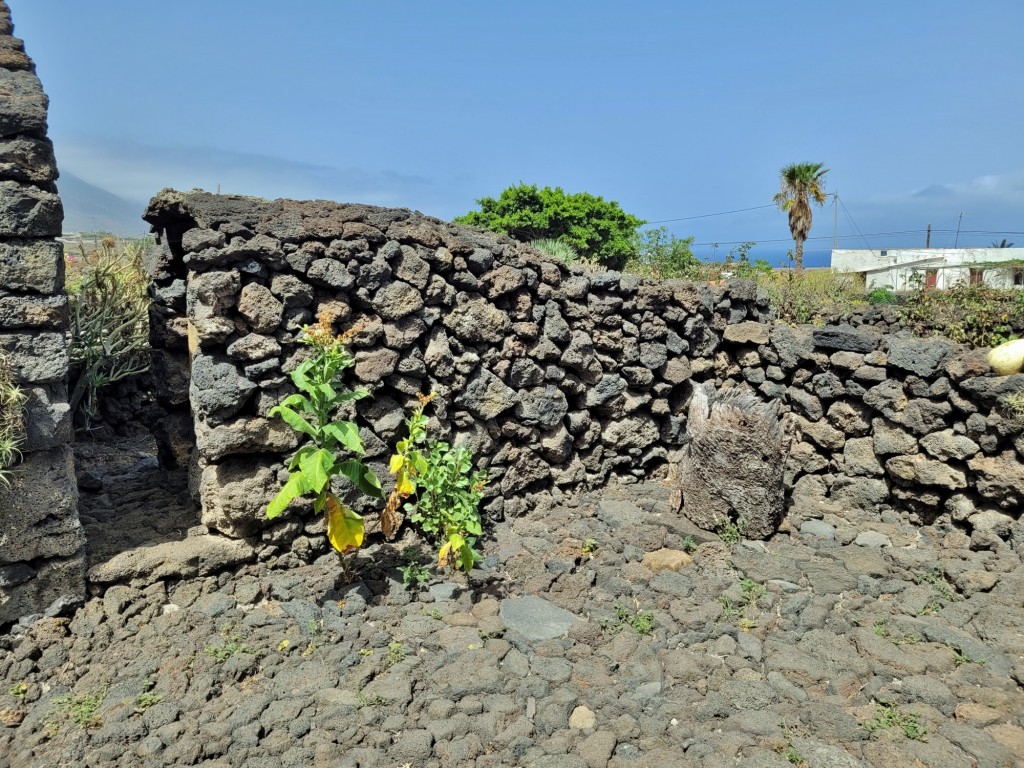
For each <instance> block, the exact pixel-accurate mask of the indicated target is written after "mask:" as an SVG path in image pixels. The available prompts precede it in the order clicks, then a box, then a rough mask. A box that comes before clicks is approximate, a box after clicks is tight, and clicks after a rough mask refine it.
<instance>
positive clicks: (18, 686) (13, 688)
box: [7, 683, 28, 701]
mask: <svg viewBox="0 0 1024 768" xmlns="http://www.w3.org/2000/svg"><path fill="white" fill-rule="evenodd" d="M7 695H8V696H13V697H14V698H16V699H20V700H22V701H24V700H25V697H26V696H27V695H28V683H11V685H10V687H9V688H8V689H7Z"/></svg>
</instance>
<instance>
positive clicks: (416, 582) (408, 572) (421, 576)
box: [398, 547, 431, 590]
mask: <svg viewBox="0 0 1024 768" xmlns="http://www.w3.org/2000/svg"><path fill="white" fill-rule="evenodd" d="M402 559H403V560H405V564H404V565H401V566H399V568H398V570H399V572H400V573H401V574H402V586H403V587H405V588H406V589H407V590H416V589H421V588H422V587H423V585H424V584H426V583H427V582H429V581H430V578H431V576H430V571H429V570H427V568H426V567H425V566H424V565H423V563H421V562H420V559H419V551H418V550H417V549H416V548H415V547H406V548H405V549H404V550H402Z"/></svg>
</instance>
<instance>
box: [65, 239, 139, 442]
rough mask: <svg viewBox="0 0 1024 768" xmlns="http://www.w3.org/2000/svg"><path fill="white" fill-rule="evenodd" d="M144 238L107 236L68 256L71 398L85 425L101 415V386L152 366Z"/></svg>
mask: <svg viewBox="0 0 1024 768" xmlns="http://www.w3.org/2000/svg"><path fill="white" fill-rule="evenodd" d="M146 245H147V242H146V241H145V240H132V241H125V240H117V239H115V238H113V237H104V238H103V239H102V240H100V241H99V242H98V244H97V247H96V248H95V249H93V250H92V251H89V252H87V251H86V249H85V246H84V245H82V246H80V248H79V253H78V254H71V255H68V256H66V257H65V267H66V270H65V275H66V278H65V288H66V290H67V294H68V306H69V310H70V320H71V322H70V326H71V327H70V330H69V339H68V355H69V357H70V360H71V380H72V381H73V382H74V387H73V389H72V391H71V396H70V398H69V400H70V405H71V408H72V410H73V411H74V412H75V413H76V414H78V421H79V424H80V426H82V427H84V428H85V429H88V428H89V427H90V426H91V423H92V420H93V419H95V418H96V416H97V415H98V414H99V401H98V395H99V391H100V390H101V389H102V388H103V387H105V386H107V385H109V384H113V383H114V382H117V381H121V380H122V379H126V378H129V377H131V376H137V375H139V374H141V373H143V372H145V371H146V370H148V369H149V303H150V300H149V295H148V290H149V282H148V280H147V279H146V276H145V272H144V271H143V268H142V256H143V253H144V251H145V248H146Z"/></svg>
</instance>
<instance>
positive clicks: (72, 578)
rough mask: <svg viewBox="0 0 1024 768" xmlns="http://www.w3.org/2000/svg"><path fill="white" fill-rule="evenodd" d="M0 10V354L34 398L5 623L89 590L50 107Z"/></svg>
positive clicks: (2, 555) (6, 584) (6, 576)
mask: <svg viewBox="0 0 1024 768" xmlns="http://www.w3.org/2000/svg"><path fill="white" fill-rule="evenodd" d="M13 32H14V28H13V25H12V24H11V16H10V10H9V9H8V7H7V5H6V4H5V3H4V2H2V1H0V350H2V352H3V353H4V354H5V356H6V358H7V360H8V362H9V364H10V366H11V368H12V370H13V373H14V379H15V382H16V383H17V384H18V385H19V386H20V387H21V389H22V390H23V391H24V392H25V394H26V395H27V396H28V403H27V405H26V413H25V433H26V434H25V442H24V444H23V445H22V452H23V454H24V461H23V462H22V463H21V464H19V465H18V466H17V468H16V470H15V472H14V481H13V487H12V488H11V489H10V490H6V491H5V490H3V489H0V520H2V525H0V626H2V625H4V624H6V623H8V622H10V621H13V620H15V619H17V618H19V617H20V616H22V615H25V614H29V613H32V612H37V611H42V610H44V609H45V608H47V607H48V606H50V604H51V603H53V602H54V601H56V600H58V599H60V598H62V597H70V598H72V599H80V598H81V597H82V596H83V595H84V592H85V576H84V568H85V565H84V564H85V558H84V545H85V537H84V535H83V533H82V528H81V525H80V524H79V521H78V511H77V487H76V485H75V479H74V467H73V460H72V456H71V451H70V448H69V447H68V443H69V442H70V441H71V439H72V428H71V414H70V410H69V408H68V398H67V375H68V355H67V345H66V342H65V331H66V328H67V298H66V297H65V295H64V256H63V250H62V246H61V244H60V243H59V242H58V241H57V237H58V236H59V235H60V234H61V223H62V221H63V217H64V213H63V208H62V206H61V202H60V198H59V197H58V195H57V189H56V186H55V182H56V179H57V165H56V163H55V161H54V157H53V147H52V145H51V143H50V141H49V139H48V138H47V136H46V112H47V107H48V102H47V98H46V95H45V94H44V93H43V89H42V85H41V84H40V82H39V78H37V77H36V74H35V67H34V65H33V63H32V61H31V60H30V59H29V58H28V56H26V55H25V50H24V44H23V43H22V41H21V40H19V39H18V38H16V37H14V36H13Z"/></svg>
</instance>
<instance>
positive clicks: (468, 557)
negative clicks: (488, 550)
mask: <svg viewBox="0 0 1024 768" xmlns="http://www.w3.org/2000/svg"><path fill="white" fill-rule="evenodd" d="M474 563H476V552H474V551H473V548H472V547H471V546H470V545H469V544H468V543H465V544H463V545H462V546H461V547H460V548H459V565H461V566H462V570H464V571H465V572H466V573H469V572H470V571H471V570H473V565H474Z"/></svg>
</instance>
